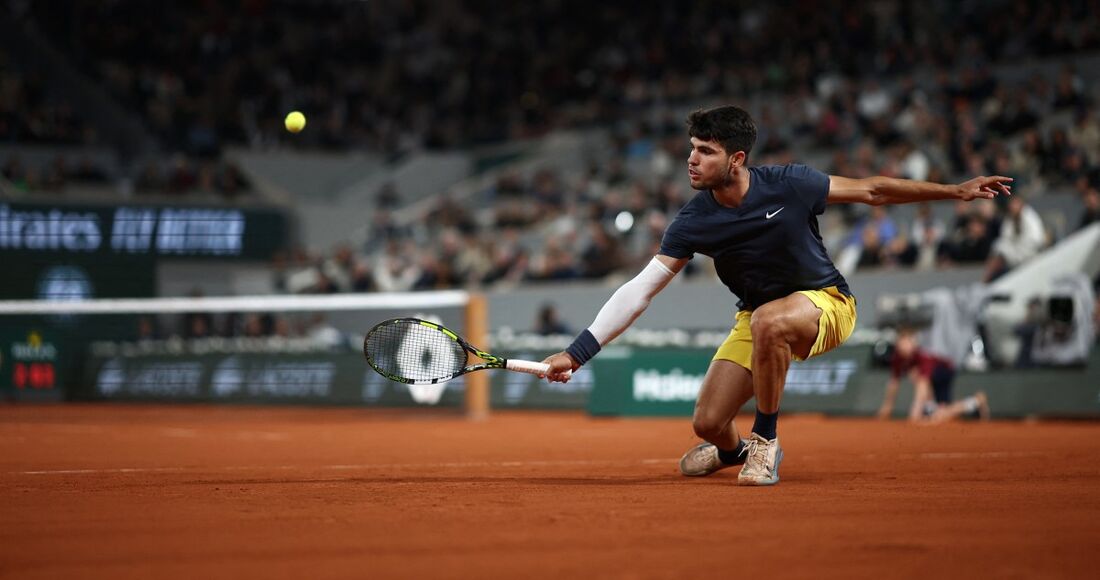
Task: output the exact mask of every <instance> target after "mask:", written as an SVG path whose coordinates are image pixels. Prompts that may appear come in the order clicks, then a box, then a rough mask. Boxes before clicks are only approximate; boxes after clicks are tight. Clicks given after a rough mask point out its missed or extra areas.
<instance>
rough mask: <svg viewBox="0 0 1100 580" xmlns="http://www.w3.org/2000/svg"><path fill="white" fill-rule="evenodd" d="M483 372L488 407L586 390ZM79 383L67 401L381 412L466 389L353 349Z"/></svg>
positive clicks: (103, 374) (232, 359)
mask: <svg viewBox="0 0 1100 580" xmlns="http://www.w3.org/2000/svg"><path fill="white" fill-rule="evenodd" d="M509 354H511V353H505V355H506V356H507V355H509ZM516 356H518V355H516ZM486 372H489V373H490V389H491V403H492V405H493V407H495V408H528V409H530V408H538V409H583V408H584V405H585V402H586V401H587V400H588V394H589V391H591V389H592V373H590V372H588V371H582V372H579V373H577V375H576V376H574V379H573V380H572V381H570V382H569V383H565V384H551V383H547V382H546V381H540V380H539V379H538V377H535V376H534V375H528V374H524V373H510V372H505V371H486ZM80 386H81V388H80V389H78V390H77V391H76V392H74V393H73V398H74V399H80V400H129V401H138V400H141V401H195V402H198V401H201V402H225V403H302V404H327V405H377V406H385V407H408V406H418V405H425V406H440V407H458V406H460V405H462V402H463V398H464V394H465V387H466V385H465V381H464V380H463V377H459V378H458V379H456V380H454V381H450V382H448V383H445V384H444V385H442V387H443V390H442V392H441V393H440V392H438V391H435V392H433V389H431V388H417V387H409V386H408V385H404V384H400V383H395V382H393V381H390V380H388V379H386V378H384V377H382V376H381V375H379V374H377V373H375V372H374V371H373V370H371V369H370V368H369V367H368V366H367V364H366V363H365V362H364V361H363V357H362V355H361V354H359V353H357V352H342V353H324V352H322V353H278V354H276V353H239V354H179V355H165V354H156V355H142V354H134V355H130V356H122V355H120V356H111V357H92V358H91V361H90V363H89V364H88V365H87V372H86V378H85V380H84V381H82V383H81V385H80ZM437 395H438V398H437Z"/></svg>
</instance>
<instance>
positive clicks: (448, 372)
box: [363, 318, 550, 385]
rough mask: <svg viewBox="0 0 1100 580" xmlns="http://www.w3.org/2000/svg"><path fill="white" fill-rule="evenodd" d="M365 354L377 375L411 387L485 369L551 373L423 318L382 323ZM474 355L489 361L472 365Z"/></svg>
mask: <svg viewBox="0 0 1100 580" xmlns="http://www.w3.org/2000/svg"><path fill="white" fill-rule="evenodd" d="M363 354H364V355H365V356H366V357H367V364H369V365H370V368H372V369H374V370H375V372H377V373H378V374H380V375H382V376H384V377H386V378H387V379H389V380H391V381H397V382H399V383H405V384H407V385H433V384H436V383H442V382H444V381H449V380H451V379H453V378H455V377H458V376H461V375H464V374H466V373H472V372H474V371H480V370H484V369H507V370H510V371H517V372H521V373H529V374H532V375H537V374H541V373H545V372H546V371H548V370H550V365H548V364H544V363H540V362H533V361H529V360H516V359H506V358H504V357H500V356H496V355H494V354H490V353H487V352H485V351H483V350H478V349H476V348H474V347H473V346H471V345H470V343H468V342H466V340H465V339H463V338H462V337H461V336H459V335H457V334H455V333H454V332H453V331H451V330H450V329H448V328H446V327H444V326H442V325H439V324H436V323H434V322H428V321H427V320H420V319H419V318H394V319H391V320H385V321H383V322H379V323H378V324H376V325H375V326H374V328H372V329H370V332H368V333H367V337H366V338H364V339H363ZM471 354H472V355H474V356H476V357H477V358H479V359H481V360H483V361H485V362H483V363H478V364H469V362H470V355H471Z"/></svg>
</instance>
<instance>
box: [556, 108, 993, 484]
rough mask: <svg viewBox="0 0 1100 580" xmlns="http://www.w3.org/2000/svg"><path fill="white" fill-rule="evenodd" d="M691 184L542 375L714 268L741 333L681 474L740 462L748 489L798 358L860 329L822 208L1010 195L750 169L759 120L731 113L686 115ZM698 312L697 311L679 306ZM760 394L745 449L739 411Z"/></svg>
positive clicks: (730, 345) (574, 362) (702, 412)
mask: <svg viewBox="0 0 1100 580" xmlns="http://www.w3.org/2000/svg"><path fill="white" fill-rule="evenodd" d="M687 122H688V135H689V136H690V139H691V154H690V155H689V156H688V177H689V178H690V180H691V186H692V188H693V189H696V190H698V192H699V193H698V194H696V196H695V197H694V198H693V199H692V200H691V201H689V202H688V203H687V204H686V205H685V206H684V207H683V208H682V209H681V210H680V213H679V214H678V215H677V216H676V218H675V220H673V221H672V223H670V224H669V226H668V228H667V229H666V230H665V235H664V239H663V240H662V243H661V249H660V251H659V253H658V254H657V255H656V256H655V257H654V258H653V260H651V261H650V262H649V264H648V265H647V266H646V267H645V268H644V269H643V270H642V272H641V273H639V274H638V275H637V276H636V277H634V278H633V279H632V280H630V281H629V282H626V283H625V284H623V285H622V286H621V287H620V288H619V289H618V290H616V291H615V293H614V294H613V295H612V296H611V298H610V299H608V301H607V303H606V304H604V306H603V308H601V309H600V312H599V314H597V315H596V319H595V320H594V321H593V322H592V324H591V326H589V327H588V328H587V329H585V330H584V331H583V332H581V333H580V335H579V336H577V338H576V340H575V341H574V342H573V343H572V344H571V345H570V346H569V348H567V349H566V350H565V351H564V352H560V353H557V354H554V355H551V356H549V357H547V358H546V360H545V361H544V362H546V363H548V364H549V365H550V370H549V371H548V372H547V375H546V376H547V378H549V379H550V380H551V381H565V380H568V377H569V374H568V373H567V371H575V370H577V368H579V367H580V366H581V365H583V364H584V363H586V362H588V361H589V360H590V359H591V358H592V357H593V356H595V355H596V353H598V352H599V351H600V348H602V347H603V346H605V345H607V344H608V343H610V342H611V341H612V340H614V339H615V337H617V336H619V334H621V333H622V332H623V331H625V330H626V329H627V328H628V327H629V326H630V325H631V324H632V323H633V322H634V320H636V319H637V318H638V316H640V315H641V314H642V312H643V311H645V309H646V307H647V306H649V303H650V301H651V300H652V299H653V297H654V296H656V295H657V293H658V292H660V291H661V290H662V289H663V288H664V287H665V286H666V285H668V283H669V281H670V280H672V278H673V277H674V276H675V275H676V274H677V273H678V272H679V271H680V270H681V269H682V268H683V267H684V265H685V264H687V262H688V260H690V259H691V258H692V257H693V256H694V255H695V254H697V253H698V254H703V255H705V256H709V257H710V258H711V259H713V260H714V266H715V269H716V270H717V272H718V277H719V278H720V279H721V280H722V282H723V283H724V284H725V285H726V286H727V287H729V289H730V291H731V292H733V294H735V295H736V296H737V297H738V298H740V302H739V303H738V308H739V309H740V310H739V311H738V312H737V314H736V317H735V324H734V326H733V330H731V331H730V334H729V337H727V338H726V340H725V342H724V343H723V344H722V346H720V347H719V348H718V352H717V353H715V355H714V359H713V360H712V361H711V364H710V368H709V369H708V370H707V373H706V376H705V377H704V378H703V384H702V385H701V387H700V391H699V398H698V400H697V402H696V404H695V416H694V419H693V426H694V428H695V433H696V434H697V435H698V436H699V437H700V438H702V439H703V440H704V443H701V444H699V445H698V446H696V447H694V448H692V449H691V450H689V451H688V452H687V453H686V454H685V455H684V457H683V459H681V461H680V471H681V472H682V473H683V474H684V475H689V476H702V475H709V474H711V473H714V472H716V471H718V470H720V469H724V468H726V467H730V466H734V465H743V467H742V468H741V471H740V474H739V475H738V477H737V481H738V483H739V484H742V485H772V484H775V483H776V482H778V481H779V463H780V461H781V460H782V458H783V451H782V449H781V448H780V445H779V439H778V437H777V436H776V423H777V420H778V417H779V402H780V398H781V397H782V395H783V384H784V382H785V380H786V376H787V367H788V366H790V364H791V360H792V359H793V360H804V359H807V358H810V357H813V356H817V355H819V354H821V353H824V352H828V351H829V350H832V349H834V348H836V347H837V346H838V345H840V344H841V343H843V342H844V340H845V339H847V338H848V335H850V334H851V332H852V328H853V327H854V326H855V323H856V301H855V297H854V296H853V295H852V291H851V289H850V288H849V287H848V283H847V282H845V280H844V277H843V276H841V275H840V272H838V271H837V269H836V267H835V266H834V265H833V262H832V260H830V259H829V256H828V254H827V253H826V252H825V246H824V244H823V243H822V241H821V233H820V231H819V230H818V223H817V216H818V215H819V214H821V213H822V212H824V211H825V207H826V205H828V204H834V203H865V204H869V205H882V204H899V203H910V202H922V201H931V200H940V199H951V200H965V201H969V200H973V199H979V198H993V197H995V196H997V195H998V194H1005V195H1009V194H1010V193H1011V188H1010V186H1009V183H1010V182H1011V181H1012V180H1011V179H1010V178H1007V177H1000V176H993V177H984V176H983V177H975V178H974V179H971V180H970V181H967V182H965V183H962V184H959V185H940V184H936V183H927V182H920V181H909V180H905V179H893V178H888V177H871V178H867V179H851V178H847V177H838V176H829V175H826V174H824V173H822V172H820V171H817V170H814V169H811V168H809V167H807V166H805V165H794V164H792V165H778V166H759V167H748V166H747V165H746V162H747V161H748V157H749V154H750V153H751V152H752V147H753V144H754V142H755V141H756V125H755V124H754V123H753V120H752V118H751V117H750V116H749V114H748V113H747V112H745V111H744V110H742V109H740V108H738V107H733V106H724V107H717V108H714V109H710V110H702V111H696V112H694V113H692V114H691V115H690V116H689V117H688V120H687ZM685 306H686V307H690V305H685ZM754 395H755V396H756V419H755V421H754V423H753V426H752V432H751V434H750V435H749V438H748V439H747V440H744V441H743V440H742V439H741V437H740V436H739V432H738V430H737V427H736V425H735V424H734V421H733V419H734V415H735V414H736V413H737V411H738V409H740V408H741V406H742V405H744V404H745V403H746V402H747V401H748V400H749V399H750V398H751V397H753V396H754Z"/></svg>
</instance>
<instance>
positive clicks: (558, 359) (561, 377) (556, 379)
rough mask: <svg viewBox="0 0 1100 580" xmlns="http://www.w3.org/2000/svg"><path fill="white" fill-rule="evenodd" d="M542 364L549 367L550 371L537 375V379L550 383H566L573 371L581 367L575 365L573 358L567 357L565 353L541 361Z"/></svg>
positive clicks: (567, 354)
mask: <svg viewBox="0 0 1100 580" xmlns="http://www.w3.org/2000/svg"><path fill="white" fill-rule="evenodd" d="M542 362H543V363H544V364H548V365H550V370H549V371H547V372H546V374H542V375H539V378H544V379H546V380H548V381H550V382H552V383H568V382H569V379H570V377H572V376H573V371H575V370H577V369H579V368H581V365H579V364H577V361H575V360H573V357H571V356H569V353H567V352H559V353H557V354H552V355H550V356H548V357H546V358H545V359H543V360H542Z"/></svg>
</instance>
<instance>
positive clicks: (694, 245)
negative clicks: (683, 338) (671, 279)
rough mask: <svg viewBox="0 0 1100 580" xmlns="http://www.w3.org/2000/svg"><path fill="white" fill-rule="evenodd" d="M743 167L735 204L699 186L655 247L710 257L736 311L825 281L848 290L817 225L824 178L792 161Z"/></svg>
mask: <svg viewBox="0 0 1100 580" xmlns="http://www.w3.org/2000/svg"><path fill="white" fill-rule="evenodd" d="M748 170H749V190H748V192H746V194H745V197H744V199H743V200H742V202H741V205H740V206H739V207H735V208H731V207H725V206H723V205H721V204H719V203H718V201H716V200H715V199H714V194H713V193H711V192H710V191H700V192H699V193H698V194H696V196H695V197H694V198H692V200H691V201H689V202H688V203H687V205H685V206H684V207H683V208H682V209H681V210H680V213H678V214H676V218H675V219H674V220H673V221H672V223H670V224H669V225H668V228H667V229H666V230H665V235H664V239H663V240H661V251H660V253H661V254H663V255H665V256H669V257H672V258H677V259H679V258H692V257H693V256H694V255H695V254H696V253H699V254H703V255H705V256H710V257H711V258H712V259H713V260H714V267H715V270H717V272H718V277H719V278H720V279H721V280H722V282H723V283H724V284H725V285H726V286H728V287H729V289H730V291H731V292H733V293H734V294H736V295H737V297H738V298H740V302H738V303H737V307H738V308H741V309H746V308H747V309H750V310H752V309H756V308H759V307H760V306H762V305H764V304H766V303H768V302H771V301H772V300H776V299H778V298H784V297H786V296H788V295H790V294H791V293H793V292H797V291H799V290H820V289H822V288H828V287H829V286H836V287H837V290H839V291H840V292H842V293H844V294H846V295H848V296H851V295H852V292H851V290H850V289H849V288H848V282H847V281H845V280H844V276H841V275H840V272H838V271H837V269H836V266H834V265H833V261H832V260H830V259H829V255H828V253H827V252H826V251H825V244H824V242H822V241H821V232H820V230H819V228H818V225H817V216H818V215H820V214H822V213H823V212H824V211H825V200H826V197H828V195H829V176H828V175H825V174H824V173H822V172H820V171H818V170H816V169H812V168H810V167H807V166H805V165H796V164H791V165H765V166H760V167H749V168H748Z"/></svg>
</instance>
